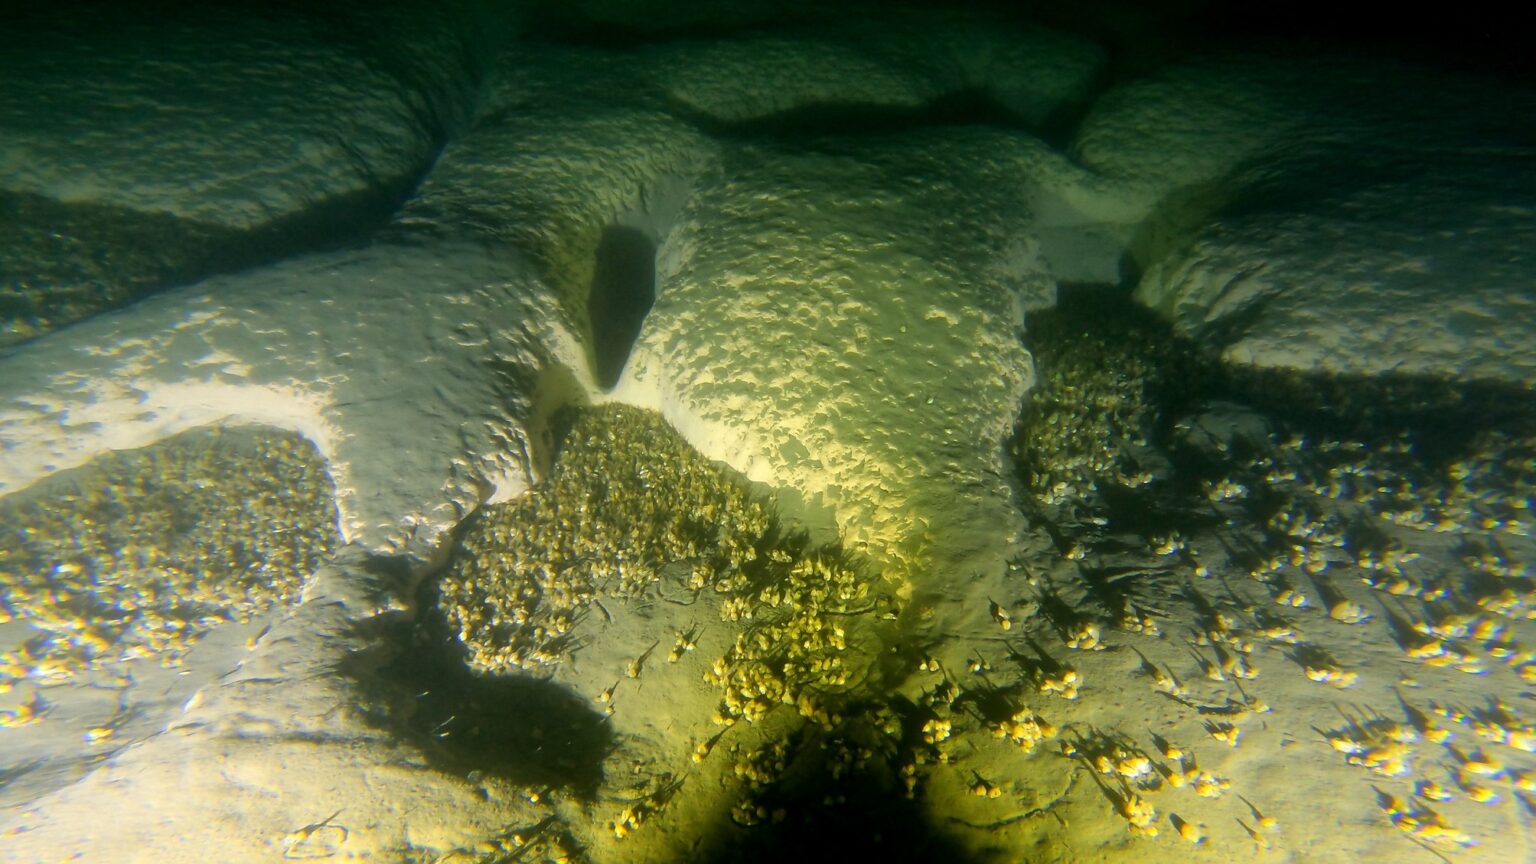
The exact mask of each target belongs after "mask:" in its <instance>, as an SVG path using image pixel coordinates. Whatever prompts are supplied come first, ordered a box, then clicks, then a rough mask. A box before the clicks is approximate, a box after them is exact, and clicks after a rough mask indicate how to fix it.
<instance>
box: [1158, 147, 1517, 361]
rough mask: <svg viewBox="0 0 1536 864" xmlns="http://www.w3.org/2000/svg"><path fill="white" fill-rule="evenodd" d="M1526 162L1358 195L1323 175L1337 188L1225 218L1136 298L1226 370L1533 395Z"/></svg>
mask: <svg viewBox="0 0 1536 864" xmlns="http://www.w3.org/2000/svg"><path fill="white" fill-rule="evenodd" d="M1532 157H1533V158H1536V153H1533V154H1532ZM1528 164H1530V162H1529V159H1507V158H1506V159H1499V158H1490V159H1486V160H1477V161H1471V160H1464V161H1459V162H1457V163H1448V162H1447V160H1445V159H1440V160H1439V166H1440V168H1439V169H1438V170H1436V171H1433V172H1428V173H1427V174H1425V175H1421V176H1416V177H1405V178H1402V179H1389V180H1381V181H1378V182H1365V183H1361V182H1360V180H1359V178H1358V177H1357V176H1356V175H1353V174H1352V173H1350V172H1351V171H1352V168H1350V167H1348V166H1330V168H1329V169H1328V170H1327V171H1326V172H1320V173H1324V174H1326V175H1328V176H1325V177H1324V178H1319V179H1320V180H1322V181H1324V182H1326V180H1328V179H1332V180H1333V181H1335V182H1333V183H1332V188H1333V189H1334V190H1336V191H1332V192H1320V193H1319V194H1318V195H1317V196H1316V197H1312V198H1309V199H1308V200H1306V201H1305V202H1304V203H1302V204H1298V205H1286V204H1279V205H1278V206H1271V207H1257V208H1252V209H1250V208H1246V207H1245V208H1231V209H1230V210H1228V211H1224V212H1223V213H1221V214H1219V215H1218V216H1217V217H1216V219H1215V220H1214V222H1213V223H1212V224H1210V225H1209V226H1207V227H1205V228H1203V229H1201V230H1200V231H1199V232H1198V233H1197V234H1196V235H1195V237H1194V239H1193V240H1192V242H1191V243H1190V244H1189V245H1188V246H1187V247H1186V248H1184V249H1182V250H1180V251H1178V252H1175V253H1173V254H1170V255H1169V256H1167V257H1166V258H1164V259H1163V260H1162V261H1160V262H1159V263H1158V264H1157V265H1155V266H1153V267H1152V268H1151V269H1149V270H1148V271H1147V273H1146V275H1145V277H1144V278H1143V279H1142V282H1141V284H1140V286H1139V287H1138V289H1137V297H1138V299H1140V300H1141V301H1142V302H1144V303H1146V304H1148V305H1149V306H1152V307H1153V308H1155V309H1157V310H1158V311H1159V312H1161V313H1162V314H1164V315H1165V316H1167V317H1168V318H1169V319H1170V320H1171V321H1173V322H1174V323H1175V324H1176V325H1177V326H1178V327H1179V328H1180V329H1181V330H1182V331H1184V332H1186V333H1189V334H1191V335H1193V336H1195V337H1196V338H1199V339H1201V340H1203V341H1206V342H1208V343H1212V344H1214V345H1215V346H1216V347H1219V348H1220V349H1221V351H1222V354H1223V356H1224V358H1225V359H1227V360H1230V361H1232V362H1234V363H1239V364H1253V365H1255V366H1258V367H1262V368H1281V369H1293V370H1297V371H1302V372H1313V371H1317V372H1332V373H1344V374H1349V375H1365V376H1375V375H1382V374H1397V375H1409V376H1427V377H1428V378H1430V379H1432V380H1442V379H1445V378H1468V379H1481V380H1486V381H1493V382H1500V383H1504V384H1513V385H1518V386H1524V387H1530V386H1532V385H1536V345H1533V344H1532V341H1531V336H1530V334H1531V332H1532V330H1533V328H1536V281H1533V276H1532V272H1533V268H1536V254H1533V251H1532V250H1536V180H1533V175H1532V174H1531V173H1530V172H1529V171H1528V170H1525V166H1527V165H1528ZM1340 174H1341V175H1342V176H1337V175H1340ZM1320 185H1322V183H1320Z"/></svg>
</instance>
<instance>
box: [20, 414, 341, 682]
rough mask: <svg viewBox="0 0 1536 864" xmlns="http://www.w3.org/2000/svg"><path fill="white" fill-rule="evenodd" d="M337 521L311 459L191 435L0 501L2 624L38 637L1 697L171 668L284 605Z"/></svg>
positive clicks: (208, 433)
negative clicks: (210, 639)
mask: <svg viewBox="0 0 1536 864" xmlns="http://www.w3.org/2000/svg"><path fill="white" fill-rule="evenodd" d="M336 524H337V517H336V507H335V503H334V494H333V491H332V486H331V481H330V478H329V477H328V476H327V474H326V473H325V470H324V466H323V464H322V462H321V460H320V457H319V454H318V453H317V452H316V451H315V449H314V447H313V445H311V444H310V443H308V442H307V441H305V440H303V439H302V438H299V437H298V436H297V435H292V434H288V433H281V432H277V431H274V430H254V429H250V430H247V429H240V430H227V431H220V430H195V431H192V432H188V433H185V434H182V435H178V436H176V437H174V438H170V439H167V440H165V441H162V442H160V443H158V444H155V445H153V446H151V447H145V448H143V449H139V450H129V451H122V452H114V453H109V454H106V455H104V456H101V457H99V458H98V459H96V460H95V461H94V462H92V463H91V464H89V465H87V466H85V467H82V468H79V469H76V470H74V471H70V472H67V473H64V474H60V475H58V476H57V477H55V478H52V479H50V480H48V481H47V482H45V483H42V484H39V485H38V486H35V487H33V488H31V489H28V490H25V491H22V492H18V493H16V494H14V495H11V496H9V497H7V498H5V499H4V500H0V525H4V526H6V529H5V531H4V533H3V534H0V588H3V590H0V620H3V621H10V620H15V621H19V622H24V623H26V624H28V625H30V627H31V628H32V629H33V630H35V631H36V633H35V635H33V636H32V637H31V638H29V639H28V640H27V641H26V642H25V643H24V644H23V645H22V646H21V647H20V648H18V649H16V650H14V651H10V652H8V653H6V654H5V655H3V656H0V685H11V684H14V683H15V682H17V681H20V680H27V679H30V680H33V681H34V682H39V681H47V680H50V679H67V678H69V677H71V676H74V675H76V674H78V673H80V672H81V671H83V670H86V669H89V668H95V667H98V666H100V665H102V664H106V663H112V662H116V661H119V660H123V659H129V658H133V657H154V658H157V659H159V660H160V661H161V662H163V663H166V664H174V663H175V662H177V661H179V660H180V659H181V658H182V657H183V656H184V655H185V654H186V652H187V651H188V650H190V649H191V648H192V646H193V645H194V644H196V642H197V641H198V639H200V638H201V637H202V636H203V635H204V634H206V633H207V632H208V631H209V630H211V629H212V628H214V627H217V626H218V625H220V624H223V623H226V622H232V621H233V622H245V621H248V620H250V619H251V618H252V617H254V616H257V615H260V614H262V613H265V612H267V611H270V610H272V609H274V608H276V607H279V606H284V605H288V604H291V603H293V602H295V601H296V600H297V599H298V597H299V592H300V589H301V588H302V586H303V583H304V579H305V578H306V577H307V576H308V574H309V573H310V572H311V571H313V569H314V568H315V567H317V566H318V565H319V564H320V563H321V562H322V561H323V560H324V559H325V558H326V557H327V556H329V555H330V554H331V552H332V550H333V549H334V548H335V546H336V544H337V541H338V534H337V529H336Z"/></svg>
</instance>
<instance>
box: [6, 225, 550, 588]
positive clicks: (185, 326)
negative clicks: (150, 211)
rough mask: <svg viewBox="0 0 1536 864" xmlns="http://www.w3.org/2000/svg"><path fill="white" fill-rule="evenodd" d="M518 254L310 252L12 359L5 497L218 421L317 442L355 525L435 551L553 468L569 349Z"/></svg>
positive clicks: (168, 298)
mask: <svg viewBox="0 0 1536 864" xmlns="http://www.w3.org/2000/svg"><path fill="white" fill-rule="evenodd" d="M550 305H551V301H550V300H549V299H548V298H547V296H544V295H543V294H542V292H541V291H540V289H539V288H538V283H537V281H536V280H535V279H534V278H533V277H532V276H531V275H530V274H529V273H528V272H527V270H526V268H524V267H523V266H521V265H520V264H519V263H518V262H517V261H516V260H515V259H513V258H510V257H508V256H505V255H492V254H490V253H488V252H487V251H486V250H485V249H483V248H481V247H478V246H475V245H470V244H444V245H440V246H435V247H432V248H430V249H427V248H415V247H405V246H377V247H372V248H369V249H363V250H357V251H350V252H341V253H332V254H327V255H320V256H313V257H309V258H302V259H297V260H294V261H291V262H288V263H284V264H279V265H275V266H273V267H271V268H268V269H264V270H260V271H253V272H251V273H247V274H241V275H236V276H227V277H219V278H217V279H213V280H209V281H208V282H204V283H199V284H198V285H194V286H190V287H188V288H185V289H180V290H178V291H175V292H171V293H168V294H164V295H160V296H157V297H153V298H150V299H148V300H146V301H144V302H142V303H140V304H138V305H137V306H135V307H133V308H132V309H131V310H125V311H123V312H117V313H112V314H109V315H105V316H101V317H98V318H95V319H92V320H90V321H86V322H83V323H81V324H79V325H77V326H75V327H71V328H69V329H68V330H65V331H62V332H59V333H55V334H50V335H49V336H47V337H44V338H43V339H41V340H38V341H36V342H34V343H32V344H30V345H28V346H27V348H26V350H25V351H22V352H19V353H18V354H16V355H14V356H11V357H7V358H6V359H5V370H6V374H5V375H4V376H3V378H0V437H3V438H4V440H5V442H6V448H5V450H4V451H3V453H0V494H4V493H7V492H11V491H14V490H16V489H19V488H23V487H24V486H26V485H27V484H29V483H31V482H33V481H35V480H37V479H38V478H39V477H42V476H46V475H47V474H48V473H51V472H53V471H56V470H60V469H63V468H69V467H73V466H75V465H79V464H83V463H84V462H86V461H87V460H89V459H90V458H91V457H92V456H93V455H95V454H96V453H98V452H101V451H102V450H105V449H109V448H126V447H137V446H142V445H145V444H148V443H151V442H153V441H155V440H158V439H160V438H163V437H166V436H168V435H172V434H175V433H177V432H180V431H183V430H186V429H189V428H193V427H196V426H201V425H206V424H211V423H226V424H227V423H242V422H244V423H264V424H268V425H272V426H277V427H280V428H285V429H293V430H296V431H298V432H300V433H302V434H303V435H305V437H307V438H309V439H310V440H312V441H314V442H315V443H316V445H317V446H318V447H319V448H320V451H321V453H322V455H323V456H324V457H325V458H326V460H327V463H328V465H329V468H330V471H331V473H332V476H333V478H334V480H335V483H336V488H337V494H338V497H339V500H338V504H339V506H340V510H341V521H342V526H341V527H342V531H343V533H344V535H345V537H346V538H347V539H348V540H349V541H352V542H358V543H361V544H363V545H365V546H367V547H369V548H371V549H374V550H377V551H380V552H403V553H406V554H409V555H413V556H416V557H417V558H418V559H423V560H424V559H425V558H428V557H430V556H431V555H432V554H433V552H434V550H435V549H436V547H437V544H438V541H439V540H440V539H441V534H442V532H444V531H446V530H448V529H449V528H451V527H452V526H453V525H454V524H456V523H457V522H458V520H459V519H460V518H461V517H462V516H463V514H464V513H465V512H467V511H468V510H469V509H470V508H472V507H474V506H475V505H476V504H478V503H479V502H480V501H481V500H483V499H485V498H488V497H489V498H505V497H509V496H511V495H515V494H518V493H519V492H521V491H522V490H523V489H524V488H526V486H527V483H528V482H529V480H530V477H531V476H533V475H535V474H536V473H537V472H538V471H539V470H540V464H541V460H543V459H545V458H547V445H546V444H545V443H544V442H540V441H537V440H532V439H530V437H529V436H528V434H527V433H526V432H525V431H524V430H525V429H527V428H536V424H530V423H529V421H530V418H532V417H533V416H534V413H535V412H536V410H537V409H536V406H535V404H534V403H535V397H536V393H537V391H538V389H539V387H540V386H541V381H543V380H544V375H545V371H546V366H547V357H546V355H544V354H543V353H542V352H541V351H540V349H539V347H538V346H539V345H540V344H549V345H557V344H560V343H561V342H562V338H563V337H561V336H560V334H559V333H558V332H556V331H555V330H553V329H550V325H549V323H548V322H549V318H548V316H547V314H546V313H545V312H543V311H541V310H543V309H547V308H549V306H550Z"/></svg>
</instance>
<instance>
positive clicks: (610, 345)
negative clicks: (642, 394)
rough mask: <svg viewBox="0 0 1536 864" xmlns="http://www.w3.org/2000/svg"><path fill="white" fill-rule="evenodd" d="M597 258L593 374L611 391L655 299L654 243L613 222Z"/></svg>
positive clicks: (591, 300) (590, 302) (590, 298)
mask: <svg viewBox="0 0 1536 864" xmlns="http://www.w3.org/2000/svg"><path fill="white" fill-rule="evenodd" d="M596 259H597V260H596V266H595V267H594V268H593V274H592V289H591V291H590V293H589V294H588V295H587V314H588V316H589V317H590V320H591V322H592V355H593V372H594V377H595V378H596V379H597V383H598V385H599V386H601V387H602V388H603V389H605V390H607V389H611V388H612V387H613V386H614V385H615V384H617V383H618V382H619V376H620V374H622V373H623V371H624V364H625V363H626V362H628V360H629V353H630V351H631V350H632V349H633V348H634V345H635V339H636V338H637V337H639V335H640V327H641V325H642V324H643V323H644V322H645V316H646V315H647V314H648V313H649V312H650V311H651V306H652V305H653V304H654V303H655V302H656V242H655V240H653V239H652V238H651V236H650V235H649V234H647V233H646V232H645V231H642V230H640V229H639V228H633V227H630V226H626V225H610V226H609V227H608V228H606V229H604V231H603V233H602V237H601V238H600V239H599V240H598V243H597V256H596Z"/></svg>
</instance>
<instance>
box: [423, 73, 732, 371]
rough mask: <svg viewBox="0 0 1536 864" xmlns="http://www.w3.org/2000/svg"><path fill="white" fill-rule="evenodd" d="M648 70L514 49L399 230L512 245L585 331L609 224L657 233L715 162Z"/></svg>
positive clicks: (709, 146) (576, 328)
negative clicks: (663, 104) (659, 101)
mask: <svg viewBox="0 0 1536 864" xmlns="http://www.w3.org/2000/svg"><path fill="white" fill-rule="evenodd" d="M640 77H641V76H640V72H639V69H638V68H637V65H636V64H635V62H634V60H633V58H629V57H627V56H625V55H615V54H614V53H613V52H603V51H595V50H590V49H581V48H567V47H554V48H551V47H540V46H533V45H528V46H514V47H510V48H508V49H507V50H506V51H505V52H504V53H503V54H502V55H500V56H499V57H498V58H497V60H496V63H495V64H494V66H493V68H492V70H491V72H490V74H489V76H488V78H487V80H486V84H485V88H484V93H483V98H482V101H481V104H480V108H479V111H478V114H477V118H476V122H475V125H474V129H473V130H472V131H471V132H469V133H468V134H466V135H464V136H462V137H461V138H459V139H457V140H455V141H454V142H453V143H452V144H451V145H450V146H449V147H448V148H446V150H445V151H444V153H443V155H442V158H441V159H440V160H439V162H438V163H437V165H436V166H435V167H434V169H433V171H432V173H431V175H430V176H429V177H428V178H427V179H426V181H425V182H424V183H423V184H422V186H421V188H420V190H419V191H418V194H417V195H416V196H415V197H413V198H412V200H411V201H410V202H408V203H407V205H406V206H405V208H404V210H403V211H402V213H401V215H400V217H399V219H398V220H397V229H398V230H405V231H412V232H429V233H431V234H433V235H436V236H443V235H448V236H473V237H477V238H481V239H484V240H488V241H492V242H495V243H499V244H506V245H509V246H511V247H513V248H516V249H517V250H519V251H520V252H522V253H523V254H524V255H526V256H528V257H529V259H530V260H532V261H533V262H534V263H535V265H536V266H537V267H538V271H539V274H540V275H541V276H542V277H543V278H544V279H545V280H546V282H547V283H548V284H549V285H551V286H552V287H553V288H554V289H555V291H556V293H557V295H558V298H559V301H560V302H559V309H560V311H561V312H563V314H564V315H565V317H566V319H567V320H568V321H569V322H570V323H571V324H572V329H573V332H577V333H582V334H585V331H586V330H587V328H588V319H587V310H586V304H587V295H588V292H589V291H590V290H591V287H592V277H593V270H594V260H595V258H596V250H597V247H598V243H599V241H600V238H601V235H602V232H603V229H604V228H605V227H607V226H610V225H614V224H619V223H627V224H634V225H636V226H637V227H640V228H642V229H644V230H645V231H646V232H647V233H648V234H649V235H651V237H652V239H653V240H654V239H655V238H656V237H658V236H659V232H660V230H661V228H662V226H663V225H664V224H665V223H666V222H667V221H669V220H670V215H669V214H670V213H671V211H673V210H675V208H676V206H677V201H678V200H679V199H680V198H681V197H683V196H685V195H686V191H687V187H688V186H689V184H690V183H691V180H690V178H691V177H693V176H695V175H697V174H698V173H699V172H701V171H704V170H707V168H708V166H709V165H710V164H711V163H712V162H713V160H714V151H715V145H714V144H713V143H712V142H710V141H709V140H708V139H707V138H705V137H704V136H703V135H701V134H700V133H699V132H698V131H696V130H695V129H693V128H692V127H691V126H689V125H688V124H686V123H683V122H681V121H679V120H678V119H676V118H674V117H671V116H669V115H667V114H666V113H664V112H662V111H660V110H659V109H658V108H657V107H656V106H655V104H654V103H655V100H654V99H653V98H651V96H652V94H651V92H650V91H649V90H647V89H646V88H644V87H641V86H639V84H638V82H639V79H640ZM584 341H585V340H584ZM585 367H586V364H585V363H580V364H578V365H577V366H576V367H573V368H582V369H584V368H585Z"/></svg>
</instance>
